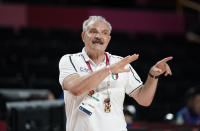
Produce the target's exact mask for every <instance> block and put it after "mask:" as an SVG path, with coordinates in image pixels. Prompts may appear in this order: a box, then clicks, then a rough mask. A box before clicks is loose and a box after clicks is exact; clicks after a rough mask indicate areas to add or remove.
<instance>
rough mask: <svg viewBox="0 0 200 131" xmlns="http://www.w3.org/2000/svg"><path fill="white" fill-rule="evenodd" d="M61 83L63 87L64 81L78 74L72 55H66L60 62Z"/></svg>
mask: <svg viewBox="0 0 200 131" xmlns="http://www.w3.org/2000/svg"><path fill="white" fill-rule="evenodd" d="M59 72H60V74H59V82H60V84H61V86H62V85H63V80H64V79H65V78H66V77H67V76H69V75H72V74H78V73H77V69H76V67H75V65H74V61H73V60H72V56H71V55H64V56H63V57H62V58H61V59H60V62H59Z"/></svg>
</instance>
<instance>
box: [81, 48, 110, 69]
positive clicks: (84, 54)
mask: <svg viewBox="0 0 200 131" xmlns="http://www.w3.org/2000/svg"><path fill="white" fill-rule="evenodd" d="M106 53H107V52H106ZM82 54H83V57H84V59H85V61H86V62H87V61H89V62H91V63H92V64H94V65H95V63H94V62H93V61H92V60H91V59H90V57H89V56H88V55H87V53H86V51H85V47H84V48H83V49H82ZM107 55H108V56H109V53H107ZM103 63H106V58H104V61H103Z"/></svg>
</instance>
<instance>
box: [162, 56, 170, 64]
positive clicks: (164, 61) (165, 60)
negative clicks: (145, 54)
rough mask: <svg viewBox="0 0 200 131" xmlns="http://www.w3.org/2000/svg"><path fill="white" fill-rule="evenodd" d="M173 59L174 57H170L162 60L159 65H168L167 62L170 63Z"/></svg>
mask: <svg viewBox="0 0 200 131" xmlns="http://www.w3.org/2000/svg"><path fill="white" fill-rule="evenodd" d="M172 59H173V57H172V56H170V57H166V58H164V59H162V60H160V61H159V63H166V62H168V61H169V60H172Z"/></svg>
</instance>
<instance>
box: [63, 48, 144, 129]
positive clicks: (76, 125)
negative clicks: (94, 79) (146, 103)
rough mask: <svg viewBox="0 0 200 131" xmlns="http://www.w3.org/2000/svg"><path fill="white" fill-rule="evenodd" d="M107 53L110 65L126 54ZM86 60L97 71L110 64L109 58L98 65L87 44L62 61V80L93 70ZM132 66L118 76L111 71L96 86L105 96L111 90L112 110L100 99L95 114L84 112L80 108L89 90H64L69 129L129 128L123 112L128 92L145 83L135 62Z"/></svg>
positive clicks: (129, 93) (64, 57) (65, 56)
mask: <svg viewBox="0 0 200 131" xmlns="http://www.w3.org/2000/svg"><path fill="white" fill-rule="evenodd" d="M107 54H108V58H109V63H110V65H111V64H114V63H116V62H118V61H120V60H121V59H122V57H119V56H115V55H111V54H109V53H107ZM86 61H88V62H89V63H90V65H91V68H92V70H93V71H97V70H100V69H102V68H104V67H105V66H106V59H105V60H104V62H102V63H100V64H99V65H98V66H96V65H95V63H94V62H93V61H92V60H91V59H90V58H89V57H88V55H87V54H86V52H85V48H83V50H82V52H80V53H76V54H67V55H64V56H63V57H62V58H61V60H60V62H59V70H60V76H59V82H60V84H61V85H62V84H63V80H64V78H65V77H67V76H69V75H72V74H79V75H80V76H83V75H87V74H89V73H90V70H89V69H88V66H87V64H86ZM128 66H129V67H130V69H131V71H130V72H126V73H119V74H118V79H116V80H114V79H112V78H111V75H110V76H108V77H107V78H105V79H104V80H103V81H102V82H101V83H100V84H99V86H98V87H96V88H95V90H97V91H98V92H99V93H100V94H102V98H103V99H106V97H107V90H108V91H109V92H110V104H111V112H109V113H106V112H104V107H105V105H104V103H103V102H100V103H99V104H98V105H97V106H96V107H95V111H94V113H93V114H92V115H91V116H87V115H83V113H82V112H81V111H80V110H79V109H78V108H79V104H80V103H81V102H82V101H83V99H84V97H87V94H88V93H86V94H82V95H81V96H74V95H72V94H71V93H70V92H69V91H67V90H64V100H65V108H66V116H67V124H66V131H127V129H126V122H125V118H124V114H123V102H124V98H125V93H126V94H128V95H131V93H132V92H134V90H136V89H137V88H139V87H142V85H143V83H142V81H141V79H140V77H139V76H138V75H137V73H136V72H135V70H134V69H133V68H132V67H131V65H127V67H128ZM109 77H110V78H109ZM109 79H110V88H109V89H107V88H106V87H107V81H108V80H109Z"/></svg>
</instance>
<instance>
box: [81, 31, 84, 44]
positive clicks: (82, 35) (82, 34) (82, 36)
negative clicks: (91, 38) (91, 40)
mask: <svg viewBox="0 0 200 131" xmlns="http://www.w3.org/2000/svg"><path fill="white" fill-rule="evenodd" d="M84 37H85V32H82V33H81V38H82V40H83V42H84Z"/></svg>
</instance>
